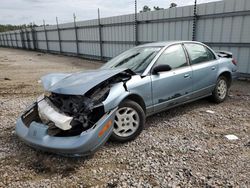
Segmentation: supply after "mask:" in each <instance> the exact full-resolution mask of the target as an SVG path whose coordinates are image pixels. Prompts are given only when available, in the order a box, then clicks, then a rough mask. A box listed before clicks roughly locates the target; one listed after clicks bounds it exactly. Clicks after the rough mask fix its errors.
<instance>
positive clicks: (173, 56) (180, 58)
mask: <svg viewBox="0 0 250 188" xmlns="http://www.w3.org/2000/svg"><path fill="white" fill-rule="evenodd" d="M162 64H167V65H169V66H170V67H171V68H172V69H176V68H179V67H183V66H186V65H187V59H186V55H185V52H184V50H183V48H182V46H181V45H180V44H177V45H173V46H170V47H168V48H167V49H166V50H165V51H164V52H163V53H162V54H161V56H160V57H159V59H158V60H157V62H156V65H162Z"/></svg>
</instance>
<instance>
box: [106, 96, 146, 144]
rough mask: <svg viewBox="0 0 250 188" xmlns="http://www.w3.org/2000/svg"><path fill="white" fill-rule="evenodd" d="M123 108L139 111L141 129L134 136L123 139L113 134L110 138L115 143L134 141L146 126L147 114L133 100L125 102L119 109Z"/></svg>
mask: <svg viewBox="0 0 250 188" xmlns="http://www.w3.org/2000/svg"><path fill="white" fill-rule="evenodd" d="M122 107H130V108H133V109H134V110H136V111H137V113H138V115H139V119H140V120H139V127H138V129H137V130H136V131H135V132H134V133H133V134H132V135H130V136H128V137H121V136H118V135H117V134H115V133H114V132H113V133H112V134H111V136H110V140H111V141H113V142H119V143H125V142H129V141H132V140H134V139H135V138H136V137H137V136H139V134H140V133H141V132H142V130H143V127H144V124H145V119H146V116H145V112H144V110H143V109H142V107H141V106H140V105H139V104H138V103H136V102H134V101H132V100H125V101H123V102H122V103H121V104H120V105H119V108H122Z"/></svg>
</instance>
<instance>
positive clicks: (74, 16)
mask: <svg viewBox="0 0 250 188" xmlns="http://www.w3.org/2000/svg"><path fill="white" fill-rule="evenodd" d="M73 18H74V26H75V37H76V54H77V56H79V44H78V33H77V26H76V15H75V13H74V14H73Z"/></svg>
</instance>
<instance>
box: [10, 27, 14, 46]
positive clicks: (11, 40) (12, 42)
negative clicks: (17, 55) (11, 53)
mask: <svg viewBox="0 0 250 188" xmlns="http://www.w3.org/2000/svg"><path fill="white" fill-rule="evenodd" d="M11 35H12V34H11V32H10V31H9V36H10V43H11V47H12V48H14V46H13V41H12V37H11Z"/></svg>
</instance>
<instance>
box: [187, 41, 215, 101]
mask: <svg viewBox="0 0 250 188" xmlns="http://www.w3.org/2000/svg"><path fill="white" fill-rule="evenodd" d="M184 47H185V48H186V50H187V52H188V55H189V59H190V64H191V68H192V70H193V79H192V80H193V96H192V97H193V98H197V97H201V96H205V95H208V94H210V93H211V92H212V90H213V88H214V86H215V83H216V75H217V70H218V63H217V59H216V56H215V55H214V53H213V52H212V51H211V50H210V49H208V48H207V47H206V46H203V45H202V44H197V43H185V44H184Z"/></svg>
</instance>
